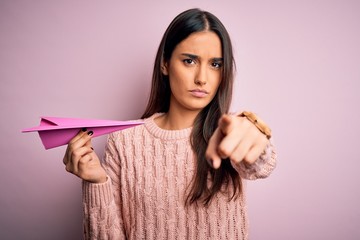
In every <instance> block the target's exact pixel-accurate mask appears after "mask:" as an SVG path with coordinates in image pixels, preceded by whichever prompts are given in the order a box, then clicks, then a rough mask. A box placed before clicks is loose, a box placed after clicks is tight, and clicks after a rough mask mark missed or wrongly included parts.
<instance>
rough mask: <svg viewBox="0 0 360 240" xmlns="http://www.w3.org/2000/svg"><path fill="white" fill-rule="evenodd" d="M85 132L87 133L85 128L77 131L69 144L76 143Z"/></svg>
mask: <svg viewBox="0 0 360 240" xmlns="http://www.w3.org/2000/svg"><path fill="white" fill-rule="evenodd" d="M86 131H87V129H86V128H82V129H81V130H80V131H79V133H78V134H76V136H75V137H73V138H72V139H71V140H70V142H69V144H72V143H74V142H76V141H77V140H79V139H80V138H81V137H82V136H83V135H84V134H85V132H86Z"/></svg>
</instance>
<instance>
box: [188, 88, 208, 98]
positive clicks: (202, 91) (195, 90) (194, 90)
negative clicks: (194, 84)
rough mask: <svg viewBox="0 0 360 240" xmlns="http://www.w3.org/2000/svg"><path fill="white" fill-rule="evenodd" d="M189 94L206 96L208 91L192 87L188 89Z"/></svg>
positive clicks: (199, 96) (200, 96)
mask: <svg viewBox="0 0 360 240" xmlns="http://www.w3.org/2000/svg"><path fill="white" fill-rule="evenodd" d="M189 92H190V93H191V95H193V96H194V97H198V98H203V97H206V96H207V95H208V94H209V93H208V92H207V91H205V90H203V89H193V90H190V91H189Z"/></svg>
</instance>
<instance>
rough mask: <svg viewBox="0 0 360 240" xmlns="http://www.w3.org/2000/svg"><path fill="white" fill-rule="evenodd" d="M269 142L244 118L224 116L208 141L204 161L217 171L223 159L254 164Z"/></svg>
mask: <svg viewBox="0 0 360 240" xmlns="http://www.w3.org/2000/svg"><path fill="white" fill-rule="evenodd" d="M268 143H269V140H268V139H267V137H266V136H265V134H263V133H262V132H260V130H259V129H258V128H257V127H256V126H255V125H254V124H253V123H251V122H250V121H249V120H248V119H247V118H246V117H239V116H234V115H227V114H224V115H223V116H222V117H221V118H220V120H219V124H218V127H217V129H216V130H215V132H214V134H213V135H212V136H211V138H210V140H209V144H208V147H207V149H206V159H207V160H208V162H209V164H210V165H211V166H212V167H213V168H215V169H217V168H219V167H220V165H221V161H222V160H223V159H226V158H229V159H230V161H231V162H233V163H235V164H237V163H240V162H241V161H245V163H246V164H252V163H254V162H255V161H256V160H257V159H258V158H259V156H260V155H261V153H262V152H263V151H264V150H265V148H266V146H267V144H268Z"/></svg>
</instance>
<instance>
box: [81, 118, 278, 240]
mask: <svg viewBox="0 0 360 240" xmlns="http://www.w3.org/2000/svg"><path fill="white" fill-rule="evenodd" d="M159 115H160V113H158V114H154V115H153V116H152V117H150V118H148V119H146V120H145V123H144V124H143V125H140V126H136V127H134V128H128V129H126V130H123V131H119V132H115V133H112V134H111V135H110V136H109V138H108V143H107V146H106V150H105V157H104V161H103V166H104V168H105V170H106V171H107V174H108V176H109V178H108V181H107V182H105V183H103V184H91V183H88V182H85V181H84V182H83V205H84V231H85V232H84V237H85V239H131V240H135V239H171V240H172V239H191V240H197V239H199V240H200V239H247V238H248V223H247V222H248V220H247V211H246V203H245V192H243V194H242V196H241V197H240V198H238V199H236V200H233V201H230V202H229V201H228V197H227V195H225V194H217V196H215V197H214V199H213V200H212V202H211V204H210V206H208V207H204V206H202V204H198V205H196V204H192V205H190V206H185V204H184V202H185V197H186V190H187V187H188V186H189V184H190V182H191V180H192V179H193V175H194V172H195V164H194V163H195V161H194V154H193V151H192V149H191V146H190V141H189V139H190V138H189V137H190V132H191V128H188V129H183V130H174V131H169V130H163V129H161V128H159V127H158V126H157V125H156V124H155V122H154V118H155V117H156V116H159ZM275 164H276V154H275V152H274V151H273V147H272V145H269V146H268V147H267V150H266V151H265V154H263V155H262V156H260V158H259V159H258V160H257V161H256V162H255V163H254V164H253V165H251V166H250V167H249V166H248V167H247V168H246V167H245V165H243V164H239V165H236V166H234V167H235V169H236V170H237V171H238V172H239V174H240V175H241V177H242V178H245V179H257V178H265V177H267V176H268V175H269V174H270V173H271V171H272V170H273V169H274V168H275Z"/></svg>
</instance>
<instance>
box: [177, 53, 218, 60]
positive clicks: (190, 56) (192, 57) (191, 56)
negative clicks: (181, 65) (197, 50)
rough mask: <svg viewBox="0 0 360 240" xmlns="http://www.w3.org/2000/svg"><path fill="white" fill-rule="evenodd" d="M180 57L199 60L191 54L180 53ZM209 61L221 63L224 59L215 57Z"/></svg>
mask: <svg viewBox="0 0 360 240" xmlns="http://www.w3.org/2000/svg"><path fill="white" fill-rule="evenodd" d="M181 55H183V56H186V57H188V58H191V59H194V60H196V59H200V57H199V56H197V55H195V54H191V53H182V54H181ZM211 60H213V61H215V62H221V61H223V60H224V58H222V57H215V58H212V59H211Z"/></svg>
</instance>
